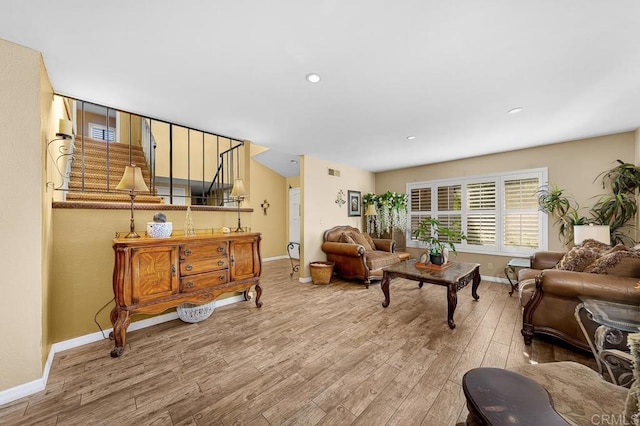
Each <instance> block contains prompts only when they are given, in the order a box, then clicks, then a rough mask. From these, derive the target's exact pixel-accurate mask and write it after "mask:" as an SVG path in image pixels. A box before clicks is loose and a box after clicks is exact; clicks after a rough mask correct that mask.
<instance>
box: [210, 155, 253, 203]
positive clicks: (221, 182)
mask: <svg viewBox="0 0 640 426" xmlns="http://www.w3.org/2000/svg"><path fill="white" fill-rule="evenodd" d="M243 145H244V143H243V142H239V144H238V145H236V146H233V147H231V148H229V149H227V150H225V151H223V152H221V153H220V154H218V168H217V169H216V174H215V175H214V177H213V179H212V180H211V185H209V189H208V190H207V195H206V197H207V204H209V205H214V206H223V205H225V203H227V202H230V198H229V193H230V192H231V188H232V187H233V179H234V177H235V176H236V175H237V174H236V172H235V170H238V171H239V170H240V164H239V161H240V154H239V152H240V151H239V149H240V148H241V147H242V146H243ZM234 158H236V161H237V165H236V167H234V164H233V163H234ZM225 172H226V173H225Z"/></svg>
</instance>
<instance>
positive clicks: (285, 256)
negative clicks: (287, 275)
mask: <svg viewBox="0 0 640 426" xmlns="http://www.w3.org/2000/svg"><path fill="white" fill-rule="evenodd" d="M281 259H289V256H288V255H286V254H283V255H282V256H274V257H266V258H264V259H262V261H263V262H272V261H274V260H281Z"/></svg>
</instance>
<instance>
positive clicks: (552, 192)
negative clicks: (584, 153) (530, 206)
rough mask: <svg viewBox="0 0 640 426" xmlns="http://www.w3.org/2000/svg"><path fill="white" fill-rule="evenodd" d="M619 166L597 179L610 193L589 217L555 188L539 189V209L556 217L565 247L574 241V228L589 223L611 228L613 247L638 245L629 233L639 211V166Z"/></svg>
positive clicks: (560, 236)
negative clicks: (617, 245)
mask: <svg viewBox="0 0 640 426" xmlns="http://www.w3.org/2000/svg"><path fill="white" fill-rule="evenodd" d="M617 163H618V164H617V165H616V166H615V167H613V168H611V169H610V170H606V171H604V172H602V173H600V174H599V175H598V176H597V177H596V180H597V179H599V178H601V179H602V188H603V189H607V188H608V189H610V191H611V192H610V193H608V194H604V195H601V196H600V198H599V199H598V201H597V202H596V203H595V205H594V206H593V207H591V209H590V210H589V215H590V216H591V217H590V218H586V217H584V216H581V215H580V213H579V210H580V207H579V206H578V203H576V202H575V201H573V200H571V199H570V198H569V197H568V196H567V195H565V194H564V190H562V189H560V188H558V187H557V186H556V185H554V186H553V187H550V186H549V185H543V186H541V187H540V188H539V189H538V191H537V193H536V195H537V196H538V207H539V209H540V211H542V212H544V213H548V214H550V215H551V216H552V217H555V219H556V224H557V225H558V227H559V238H560V240H561V241H562V242H563V243H564V244H570V243H571V242H572V241H573V227H574V226H576V225H589V224H594V225H608V226H609V229H610V233H611V243H612V244H617V243H624V244H627V245H633V244H635V242H634V241H633V239H632V238H631V237H630V236H629V234H628V231H629V230H630V229H632V228H633V225H632V222H633V218H634V217H635V216H636V213H637V212H638V205H637V201H636V196H637V195H638V193H639V192H640V167H639V166H636V165H634V164H631V163H625V162H624V161H622V160H617Z"/></svg>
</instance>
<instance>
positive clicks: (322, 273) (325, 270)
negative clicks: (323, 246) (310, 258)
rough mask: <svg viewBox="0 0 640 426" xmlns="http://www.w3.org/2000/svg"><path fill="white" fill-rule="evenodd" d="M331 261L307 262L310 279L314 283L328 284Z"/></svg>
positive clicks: (331, 268) (331, 270) (331, 272)
mask: <svg viewBox="0 0 640 426" xmlns="http://www.w3.org/2000/svg"><path fill="white" fill-rule="evenodd" d="M334 265H335V263H333V262H322V261H315V262H311V263H310V264H309V270H310V271H311V279H312V280H313V283H314V284H329V283H330V282H331V276H332V275H333V266H334Z"/></svg>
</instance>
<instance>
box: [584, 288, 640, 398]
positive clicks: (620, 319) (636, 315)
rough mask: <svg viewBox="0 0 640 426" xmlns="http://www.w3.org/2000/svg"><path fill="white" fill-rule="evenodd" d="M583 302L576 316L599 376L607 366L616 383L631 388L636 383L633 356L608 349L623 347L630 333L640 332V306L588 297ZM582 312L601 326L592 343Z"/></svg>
mask: <svg viewBox="0 0 640 426" xmlns="http://www.w3.org/2000/svg"><path fill="white" fill-rule="evenodd" d="M580 301H581V302H582V303H579V304H578V306H576V310H575V313H574V316H575V318H576V321H577V322H578V324H579V325H580V329H581V330H582V333H583V334H584V337H585V338H586V339H587V343H589V347H590V348H591V352H593V356H594V357H595V359H596V364H597V365H598V370H599V371H600V374H603V369H602V367H603V365H604V366H605V367H606V369H607V373H608V374H609V377H610V378H611V381H612V382H613V383H614V384H616V385H620V386H625V387H629V386H630V385H631V383H632V382H633V359H632V357H631V355H630V354H629V353H628V352H624V351H621V350H618V349H610V348H607V345H614V346H620V345H621V344H622V343H624V342H625V341H626V339H627V334H629V333H637V332H639V327H640V307H639V306H638V305H628V304H625V303H619V302H611V301H608V300H600V299H591V298H587V297H580ZM582 309H584V310H585V311H586V313H587V316H588V318H589V319H590V320H592V321H594V322H596V323H597V324H600V325H599V326H598V328H597V329H596V331H595V333H594V338H593V340H592V339H591V336H589V333H587V330H586V328H585V327H584V324H583V323H582V317H581V316H580V310H582Z"/></svg>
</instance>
